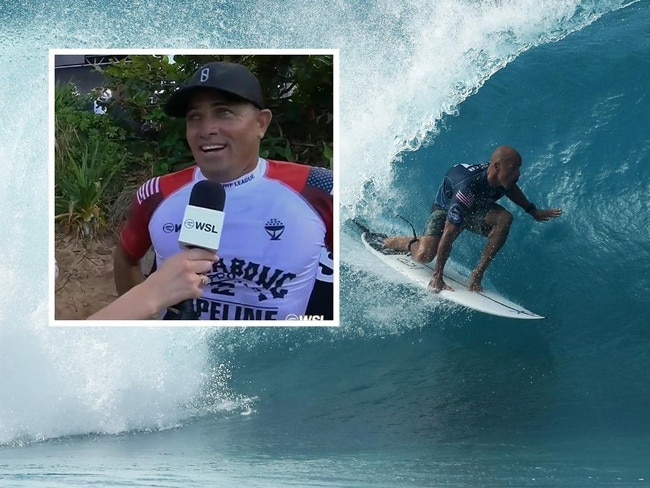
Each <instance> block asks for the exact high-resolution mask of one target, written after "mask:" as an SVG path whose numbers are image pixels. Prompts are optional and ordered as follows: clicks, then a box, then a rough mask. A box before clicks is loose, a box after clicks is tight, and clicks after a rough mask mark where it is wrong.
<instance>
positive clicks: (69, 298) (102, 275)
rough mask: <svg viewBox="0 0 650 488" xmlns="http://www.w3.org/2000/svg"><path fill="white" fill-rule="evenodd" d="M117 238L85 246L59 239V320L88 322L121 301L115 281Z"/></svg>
mask: <svg viewBox="0 0 650 488" xmlns="http://www.w3.org/2000/svg"><path fill="white" fill-rule="evenodd" d="M115 242H116V241H115V239H114V238H108V239H104V240H101V241H98V242H90V243H88V244H87V245H86V246H85V247H84V246H82V245H81V244H80V243H78V242H75V241H74V240H73V239H71V238H61V237H59V238H57V239H56V247H55V257H56V260H57V263H58V265H59V279H58V280H57V281H56V291H55V295H54V301H55V311H54V317H55V319H57V320H68V319H85V318H86V317H88V316H89V315H91V314H93V313H94V312H96V311H97V310H99V309H100V308H102V307H104V306H105V305H107V304H109V303H110V302H112V301H113V300H115V299H116V298H117V292H116V291H115V282H114V279H113V248H114V247H115Z"/></svg>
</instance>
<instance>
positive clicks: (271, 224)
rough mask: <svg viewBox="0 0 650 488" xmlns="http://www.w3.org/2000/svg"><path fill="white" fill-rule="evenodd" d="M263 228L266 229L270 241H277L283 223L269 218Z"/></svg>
mask: <svg viewBox="0 0 650 488" xmlns="http://www.w3.org/2000/svg"><path fill="white" fill-rule="evenodd" d="M264 230H266V233H267V234H268V235H269V237H270V238H271V240H272V241H279V240H280V236H281V235H282V233H283V232H284V224H283V223H282V222H280V221H279V220H278V219H271V220H269V221H268V222H267V223H266V224H265V225H264Z"/></svg>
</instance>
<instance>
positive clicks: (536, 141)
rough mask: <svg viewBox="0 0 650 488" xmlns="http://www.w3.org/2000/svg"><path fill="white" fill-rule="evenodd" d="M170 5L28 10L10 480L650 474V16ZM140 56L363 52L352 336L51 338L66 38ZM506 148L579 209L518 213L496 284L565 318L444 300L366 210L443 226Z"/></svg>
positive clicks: (5, 305)
mask: <svg viewBox="0 0 650 488" xmlns="http://www.w3.org/2000/svg"><path fill="white" fill-rule="evenodd" d="M152 3H153V4H154V5H153V6H151V4H150V3H147V4H146V5H145V4H144V3H138V2H121V1H119V2H113V4H112V6H111V7H110V8H107V7H105V6H104V5H103V4H100V3H99V2H96V1H89V0H86V1H82V2H78V3H76V4H75V5H74V6H68V5H66V7H65V8H64V7H63V5H62V3H60V4H58V3H57V2H50V3H49V4H48V5H47V6H38V5H36V4H35V3H33V2H26V1H25V2H14V3H12V4H7V5H4V4H3V5H2V6H0V22H2V27H3V28H2V30H1V31H0V60H2V65H3V71H2V72H1V74H0V94H1V95H0V116H1V117H2V119H3V121H4V122H5V124H1V126H0V164H1V166H2V171H3V178H2V179H0V209H1V210H2V213H3V214H4V215H12V216H15V218H13V219H12V220H11V221H10V222H6V232H5V233H4V235H1V236H0V244H2V248H3V253H2V255H1V256H0V273H2V283H3V286H2V289H1V291H0V324H1V325H0V485H1V486H11V487H13V486H16V487H35V486H43V487H45V486H47V487H59V486H61V487H63V486H65V487H69V486H87V485H96V486H164V487H193V486H242V485H243V486H264V487H272V486H328V487H329V486H354V487H366V486H379V487H397V486H422V487H425V486H427V487H428V486H448V487H465V486H548V487H556V486H578V487H582V486H584V487H591V486H602V487H610V486H648V485H650V481H649V480H650V450H649V449H648V447H647V439H648V435H649V434H650V427H649V424H648V421H647V420H648V411H650V386H649V384H650V382H649V381H648V371H649V369H650V347H649V344H650V331H649V330H648V317H649V316H650V300H649V299H648V295H649V293H650V272H649V271H650V218H649V216H650V211H649V210H650V209H649V204H648V199H647V195H648V194H649V193H650V154H649V149H648V148H649V147H650V140H649V139H650V136H649V135H648V134H649V133H650V132H649V131H648V128H649V124H648V116H647V114H648V113H649V112H650V110H649V109H650V100H649V92H648V87H649V86H650V84H649V81H650V35H649V34H650V33H649V31H648V25H650V10H649V9H648V3H647V1H636V2H621V1H600V2H592V1H587V0H583V1H578V0H575V1H569V0H553V1H549V2H531V1H529V0H520V1H517V0H510V1H504V2H492V1H487V0H486V1H460V0H454V1H452V0H449V1H444V0H441V1H439V2H435V4H434V5H431V2H388V1H386V2H382V1H376V2H372V3H369V4H367V5H363V6H362V5H361V4H359V5H349V4H347V3H343V2H324V3H322V4H318V5H316V4H308V3H303V2H299V1H297V0H295V1H289V2H283V3H282V5H279V4H277V5H276V4H274V3H273V2H270V1H269V2H263V1H248V2H242V3H240V4H237V5H236V6H232V5H228V4H227V3H221V2H213V4H211V5H209V7H211V10H210V9H208V10H210V11H211V15H206V14H205V12H197V11H196V7H195V6H194V3H193V2H176V3H174V4H173V5H174V7H171V5H172V4H167V3H164V2H152ZM34 46H37V47H36V48H34ZM125 46H129V47H156V48H167V47H169V48H172V47H173V48H183V47H193V48H197V47H201V48H203V47H213V48H216V47H219V48H227V47H273V48H278V47H339V48H340V50H341V51H340V67H341V83H340V131H339V134H340V146H339V148H338V151H339V164H340V167H339V168H338V177H339V188H338V190H339V195H340V197H339V203H340V206H341V215H340V222H341V232H340V249H341V252H340V255H341V314H342V317H341V327H340V328H335V329H318V330H314V329H283V328H282V329H250V328H248V329H225V330H214V329H210V330H205V329H191V330H190V329H164V330H163V329H83V330H82V329H56V328H54V329H50V328H48V326H47V307H48V303H47V298H46V297H47V294H48V289H49V288H48V277H47V273H46V272H45V270H46V269H47V267H48V252H49V250H48V249H47V247H48V244H47V231H46V229H47V222H48V218H49V217H48V214H47V208H46V207H47V206H46V203H45V202H44V201H43V195H45V194H46V193H47V190H48V177H49V176H50V175H48V174H47V173H46V172H45V168H46V163H45V162H46V161H47V158H48V148H47V142H48V139H47V138H48V132H47V131H48V127H47V126H48V124H47V120H46V114H47V113H48V99H47V80H48V74H47V66H48V65H47V48H48V47H93V48H97V47H111V48H120V47H125ZM499 144H510V145H513V146H515V147H516V148H518V149H519V150H520V152H521V153H522V155H523V159H524V164H523V167H522V177H521V179H520V186H521V187H522V188H523V190H524V192H525V193H526V194H527V195H528V196H529V197H530V199H531V200H532V201H534V202H535V203H536V204H537V205H538V206H540V207H541V206H558V207H561V208H562V209H563V210H564V214H563V216H562V217H561V218H560V219H558V220H556V221H553V222H548V223H543V224H542V223H535V222H533V221H532V219H530V218H529V217H528V216H527V215H525V214H524V213H523V212H522V211H521V210H518V209H515V208H513V207H511V209H512V211H513V213H514V214H515V223H514V225H513V228H512V231H511V234H510V238H509V240H508V243H507V244H506V246H505V248H504V249H503V250H502V252H501V253H500V254H499V256H498V258H497V259H496V260H495V262H494V263H493V264H492V265H491V267H490V268H489V270H488V273H487V276H486V285H488V286H491V287H494V288H496V289H498V290H499V291H500V292H502V293H503V294H504V295H506V296H508V297H509V298H511V299H513V300H515V301H518V302H521V303H523V304H525V305H526V306H527V307H528V308H530V309H531V310H533V311H535V312H538V313H540V314H542V315H545V316H547V317H548V318H547V319H546V320H544V321H535V322H534V323H531V322H523V321H511V320H504V319H499V318H496V317H490V316H486V315H482V314H478V313H471V312H468V311H466V310H462V309H458V308H453V307H449V306H444V305H441V304H439V303H436V302H435V301H432V300H431V299H430V298H429V297H427V295H426V294H425V293H423V292H421V291H418V290H415V289H413V288H411V286H410V285H409V284H408V283H406V282H404V281H403V280H401V279H399V278H397V277H395V276H392V275H391V274H390V273H387V272H386V270H385V269H383V268H382V267H381V265H380V263H379V262H377V261H376V260H375V259H374V258H373V256H371V255H369V254H368V253H366V252H365V251H364V250H363V248H362V246H361V244H360V242H359V238H358V233H357V230H356V228H355V226H354V225H353V224H352V223H351V222H350V220H349V219H350V218H352V217H356V218H359V219H363V220H364V221H365V222H366V223H367V224H368V225H371V226H372V227H373V228H376V229H377V230H381V231H384V232H399V233H408V232H409V228H408V226H407V225H406V224H405V223H404V222H403V221H402V220H400V219H399V218H397V217H396V216H395V215H396V214H399V215H402V216H404V217H405V218H407V219H408V220H410V221H411V222H413V223H414V225H415V226H416V228H418V230H419V229H421V227H422V226H423V225H424V222H425V220H426V218H427V211H428V208H429V206H430V203H431V200H432V198H433V194H434V192H435V190H436V188H437V186H438V184H439V181H440V178H441V176H442V175H443V174H444V172H445V170H446V169H447V167H448V166H449V165H451V164H453V163H456V162H478V161H483V160H486V159H487V158H488V157H489V154H490V152H491V150H492V149H493V148H494V147H496V146H497V145H499ZM17 189H19V191H17ZM504 205H508V204H507V203H504ZM16 242H25V245H24V247H23V246H16ZM482 245H483V242H482V241H481V239H479V238H477V237H474V236H471V235H465V234H463V235H462V236H461V237H460V238H459V240H458V241H457V243H456V245H455V247H454V254H453V260H454V261H455V263H456V266H458V267H460V268H462V269H466V270H467V269H471V267H472V266H473V265H474V263H475V261H476V259H478V256H479V254H480V251H481V249H482Z"/></svg>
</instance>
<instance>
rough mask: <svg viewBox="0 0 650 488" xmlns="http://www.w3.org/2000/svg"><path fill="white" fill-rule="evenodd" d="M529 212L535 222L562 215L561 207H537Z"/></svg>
mask: <svg viewBox="0 0 650 488" xmlns="http://www.w3.org/2000/svg"><path fill="white" fill-rule="evenodd" d="M530 214H531V215H532V216H533V218H534V219H535V220H536V221H537V222H546V221H547V220H550V219H555V218H557V217H559V216H560V215H562V209H561V208H546V209H544V208H537V209H535V210H533V211H532V212H530Z"/></svg>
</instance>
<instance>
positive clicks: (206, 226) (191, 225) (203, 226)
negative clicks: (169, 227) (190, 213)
mask: <svg viewBox="0 0 650 488" xmlns="http://www.w3.org/2000/svg"><path fill="white" fill-rule="evenodd" d="M183 225H184V226H185V228H187V229H196V230H200V231H203V232H209V233H212V234H218V233H219V227H218V226H216V225H214V224H210V223H208V222H199V221H198V220H193V219H186V220H185V221H184V222H183Z"/></svg>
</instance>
